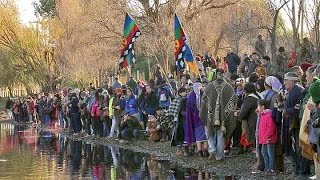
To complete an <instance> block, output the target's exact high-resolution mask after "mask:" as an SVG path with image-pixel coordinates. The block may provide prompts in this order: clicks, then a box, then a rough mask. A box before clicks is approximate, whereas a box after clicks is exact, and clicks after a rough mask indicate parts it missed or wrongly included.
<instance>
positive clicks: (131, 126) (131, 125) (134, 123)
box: [119, 116, 143, 131]
mask: <svg viewBox="0 0 320 180" xmlns="http://www.w3.org/2000/svg"><path fill="white" fill-rule="evenodd" d="M119 129H120V131H123V130H131V131H133V130H135V129H138V130H143V129H142V127H141V125H140V123H139V121H138V119H137V118H136V117H134V116H130V117H129V119H128V120H127V121H122V122H121V124H120V127H119Z"/></svg>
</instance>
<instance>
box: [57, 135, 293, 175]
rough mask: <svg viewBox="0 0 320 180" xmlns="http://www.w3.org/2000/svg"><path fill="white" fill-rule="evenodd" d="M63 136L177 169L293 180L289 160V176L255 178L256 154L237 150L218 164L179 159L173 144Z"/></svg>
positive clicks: (285, 173)
mask: <svg viewBox="0 0 320 180" xmlns="http://www.w3.org/2000/svg"><path fill="white" fill-rule="evenodd" d="M61 133H62V135H64V136H68V137H70V138H71V139H73V140H78V141H84V142H86V143H90V144H103V145H110V144H112V145H113V146H117V147H119V148H123V149H128V150H132V151H134V152H141V153H146V154H150V155H152V156H155V157H157V159H159V160H169V161H170V162H171V163H172V166H175V165H178V166H180V167H184V168H193V169H197V170H200V171H203V172H209V173H210V174H217V175H224V176H233V177H236V179H290V177H291V174H292V163H291V162H290V161H289V160H288V158H286V160H285V167H286V172H283V173H280V174H277V175H276V176H271V175H269V174H266V173H260V174H252V167H253V166H254V164H255V163H256V160H255V155H254V154H253V153H246V154H241V155H237V151H238V150H237V149H233V150H232V151H231V153H230V154H231V155H228V156H227V157H226V158H225V160H224V161H222V162H217V161H214V160H210V159H209V158H203V157H197V156H191V157H185V156H183V155H181V156H178V155H176V148H174V147H170V142H168V141H166V142H156V143H152V142H149V141H142V140H135V141H125V142H122V141H119V140H117V139H114V138H111V139H107V138H103V139H95V138H92V137H83V136H81V135H80V136H72V135H68V134H67V133H66V132H61Z"/></svg>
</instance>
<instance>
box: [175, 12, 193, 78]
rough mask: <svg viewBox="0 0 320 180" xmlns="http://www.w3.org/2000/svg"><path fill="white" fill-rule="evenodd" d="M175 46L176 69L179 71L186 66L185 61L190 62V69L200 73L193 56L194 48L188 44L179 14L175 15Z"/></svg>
mask: <svg viewBox="0 0 320 180" xmlns="http://www.w3.org/2000/svg"><path fill="white" fill-rule="evenodd" d="M174 37H175V42H174V48H175V53H174V55H175V59H176V69H177V71H178V72H179V71H180V70H181V69H184V68H185V62H186V63H187V64H188V66H189V68H190V70H191V71H192V72H194V73H195V74H196V75H198V74H199V70H198V67H197V64H196V61H195V58H194V56H193V53H192V50H191V48H190V47H189V45H188V44H187V42H186V41H187V38H186V35H185V32H184V31H183V29H182V25H181V22H180V20H179V18H178V16H177V15H176V14H175V15H174Z"/></svg>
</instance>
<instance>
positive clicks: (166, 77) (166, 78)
mask: <svg viewBox="0 0 320 180" xmlns="http://www.w3.org/2000/svg"><path fill="white" fill-rule="evenodd" d="M154 57H155V58H156V61H157V63H158V64H160V62H159V59H158V57H157V56H156V55H155V54H154ZM160 71H161V72H162V73H163V74H164V77H165V80H166V81H167V82H168V85H169V87H170V89H171V91H172V90H173V88H172V86H171V84H170V81H169V79H168V76H167V75H166V73H165V72H164V70H163V69H162V68H161V67H160ZM174 96H175V95H174Z"/></svg>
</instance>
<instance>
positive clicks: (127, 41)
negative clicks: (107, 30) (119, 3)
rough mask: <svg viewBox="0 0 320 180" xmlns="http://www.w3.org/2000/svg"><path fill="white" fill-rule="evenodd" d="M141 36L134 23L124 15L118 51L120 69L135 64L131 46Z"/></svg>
mask: <svg viewBox="0 0 320 180" xmlns="http://www.w3.org/2000/svg"><path fill="white" fill-rule="evenodd" d="M140 35H141V32H140V29H139V27H138V26H137V24H136V21H135V20H133V19H132V18H131V16H129V15H128V14H126V18H125V20H124V26H123V39H122V43H121V50H120V61H119V65H120V68H127V67H128V66H131V65H132V64H133V63H135V61H136V60H135V58H134V50H133V45H134V42H135V41H136V39H137V38H138V37H139V36H140Z"/></svg>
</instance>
